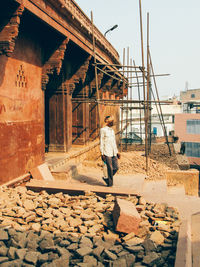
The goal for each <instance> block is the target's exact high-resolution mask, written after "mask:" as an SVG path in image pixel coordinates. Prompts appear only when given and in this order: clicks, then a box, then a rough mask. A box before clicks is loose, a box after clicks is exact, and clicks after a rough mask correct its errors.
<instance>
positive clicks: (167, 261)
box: [0, 187, 180, 267]
mask: <svg viewBox="0 0 200 267" xmlns="http://www.w3.org/2000/svg"><path fill="white" fill-rule="evenodd" d="M123 199H124V200H126V201H129V202H131V203H133V204H134V205H135V207H136V209H137V211H138V213H139V215H140V217H141V222H140V223H139V229H138V232H137V233H134V232H131V233H129V234H125V233H122V232H116V231H115V225H114V224H113V217H112V212H113V213H114V211H113V208H114V205H115V201H116V200H115V197H113V196H112V195H107V196H106V197H105V198H102V197H99V196H97V195H95V194H93V193H86V194H85V195H81V196H69V195H67V194H63V193H57V194H51V195H50V194H48V193H47V192H45V191H41V192H40V193H36V192H33V191H30V190H28V191H27V190H26V188H23V187H17V188H14V189H11V188H4V189H2V190H1V192H0V265H1V266H2V267H7V266H44V267H45V266H59V267H62V266H65V267H66V266H87V267H88V266H116V267H117V266H127V267H128V266H133V265H134V266H161V265H163V266H164V267H169V266H174V261H175V254H176V245H177V238H178V230H179V225H180V221H179V217H178V212H177V210H176V209H174V208H172V207H168V206H167V205H166V204H154V203H150V202H146V201H145V199H144V198H143V197H141V196H129V197H126V198H123Z"/></svg>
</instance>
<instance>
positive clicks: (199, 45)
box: [76, 0, 200, 98]
mask: <svg viewBox="0 0 200 267" xmlns="http://www.w3.org/2000/svg"><path fill="white" fill-rule="evenodd" d="M76 2H77V4H78V5H79V6H80V7H81V9H82V10H83V11H84V12H85V14H86V15H87V16H88V17H89V18H90V17H91V15H90V12H91V11H93V17H94V24H95V25H96V26H97V28H98V29H99V30H100V31H101V32H102V33H103V34H104V33H105V31H106V30H108V29H109V28H111V27H112V26H114V25H115V24H118V28H117V29H115V30H114V31H112V32H109V33H108V34H107V35H106V38H107V39H108V41H109V42H110V43H111V44H112V45H113V46H114V47H115V49H116V50H117V51H118V53H119V54H120V60H121V62H122V53H123V48H127V47H129V48H130V56H131V58H133V59H134V60H135V61H136V65H142V63H141V62H142V60H141V46H140V23H139V0H100V1H99V0H98V1H97V0H76ZM142 9H143V30H144V38H145V40H144V49H145V51H146V28H147V27H146V18H147V12H149V15H150V50H151V55H152V61H153V65H154V71H155V73H157V74H161V73H170V74H171V75H170V76H168V77H159V78H157V84H158V90H159V95H160V97H161V98H163V97H165V96H173V95H174V94H175V95H179V92H180V91H182V90H185V88H186V82H187V83H188V88H189V89H197V88H200V67H199V63H200V32H199V26H200V0H167V1H163V0H143V1H142ZM145 64H146V58H145Z"/></svg>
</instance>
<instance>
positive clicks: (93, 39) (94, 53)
mask: <svg viewBox="0 0 200 267" xmlns="http://www.w3.org/2000/svg"><path fill="white" fill-rule="evenodd" d="M91 22H92V43H93V57H94V64H95V66H94V71H95V84H96V94H97V100H98V101H97V112H98V119H97V129H98V131H100V124H101V115H100V108H99V99H100V98H99V85H98V76H97V66H96V63H97V61H96V48H95V38H94V23H93V13H92V11H91ZM97 135H99V134H97Z"/></svg>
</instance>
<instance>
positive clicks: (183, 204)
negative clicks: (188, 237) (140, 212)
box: [71, 168, 200, 219]
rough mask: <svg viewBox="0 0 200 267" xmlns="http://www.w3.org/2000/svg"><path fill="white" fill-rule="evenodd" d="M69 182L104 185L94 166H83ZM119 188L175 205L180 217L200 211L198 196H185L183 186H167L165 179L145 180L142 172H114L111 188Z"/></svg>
mask: <svg viewBox="0 0 200 267" xmlns="http://www.w3.org/2000/svg"><path fill="white" fill-rule="evenodd" d="M71 183H73V184H77V185H78V184H79V183H85V184H89V185H93V186H105V183H104V181H103V180H102V172H101V171H99V170H97V169H95V168H83V169H82V170H81V171H80V173H79V175H78V176H76V177H75V178H73V179H72V180H71ZM119 188H123V189H125V188H127V190H129V191H133V192H134V193H135V192H136V193H138V194H141V195H142V196H144V198H145V199H146V200H148V201H152V202H158V203H162V202H165V203H167V204H168V205H170V206H174V207H177V208H178V210H179V212H180V215H181V218H182V219H188V218H189V217H190V216H191V214H194V213H197V212H200V198H198V197H193V196H186V195H185V190H184V187H183V186H178V187H177V186H176V187H168V186H167V183H166V180H157V181H150V180H146V179H145V175H143V174H137V175H135V174H129V175H118V174H116V175H115V176H114V185H113V189H119Z"/></svg>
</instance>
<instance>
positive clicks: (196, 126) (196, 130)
mask: <svg viewBox="0 0 200 267" xmlns="http://www.w3.org/2000/svg"><path fill="white" fill-rule="evenodd" d="M187 133H188V134H200V120H187Z"/></svg>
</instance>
